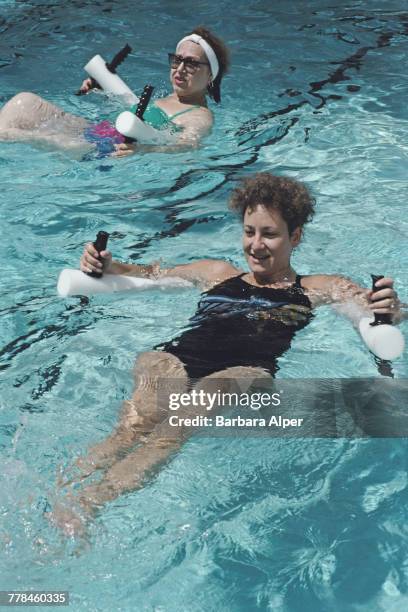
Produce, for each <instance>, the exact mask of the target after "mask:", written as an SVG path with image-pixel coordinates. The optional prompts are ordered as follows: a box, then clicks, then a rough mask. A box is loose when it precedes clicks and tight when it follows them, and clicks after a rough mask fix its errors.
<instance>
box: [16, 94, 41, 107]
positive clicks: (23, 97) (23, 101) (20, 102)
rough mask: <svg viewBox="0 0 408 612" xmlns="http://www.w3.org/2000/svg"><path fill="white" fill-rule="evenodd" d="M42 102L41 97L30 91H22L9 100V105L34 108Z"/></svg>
mask: <svg viewBox="0 0 408 612" xmlns="http://www.w3.org/2000/svg"><path fill="white" fill-rule="evenodd" d="M40 100H41V98H40V96H37V94H35V93H31V92H30V91H21V92H20V93H18V94H16V95H15V96H14V97H13V98H11V100H9V102H8V104H13V105H16V106H25V107H27V106H33V105H35V104H38V102H39V101H40Z"/></svg>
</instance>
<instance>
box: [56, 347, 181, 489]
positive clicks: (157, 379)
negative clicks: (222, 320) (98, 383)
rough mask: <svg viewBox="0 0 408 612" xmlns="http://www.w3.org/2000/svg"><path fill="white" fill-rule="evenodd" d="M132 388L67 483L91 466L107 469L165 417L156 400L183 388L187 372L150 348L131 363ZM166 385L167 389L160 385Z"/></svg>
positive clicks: (86, 473)
mask: <svg viewBox="0 0 408 612" xmlns="http://www.w3.org/2000/svg"><path fill="white" fill-rule="evenodd" d="M134 376H135V391H134V392H133V395H132V398H131V399H130V400H126V401H125V402H124V403H123V406H122V410H121V413H120V417H119V422H118V424H117V427H116V429H115V431H114V432H113V433H112V434H111V435H110V436H108V437H107V438H106V439H105V440H102V442H99V443H98V444H95V446H92V447H91V448H90V449H89V451H88V454H87V455H86V457H83V458H81V459H79V460H78V461H77V463H76V465H77V467H78V468H79V474H77V475H76V477H75V479H74V480H71V481H69V482H66V481H65V482H64V483H63V484H64V485H66V484H70V483H72V482H75V481H78V480H79V481H80V480H82V479H84V478H86V477H87V476H89V475H90V474H92V473H93V472H94V471H95V470H99V469H107V468H108V467H110V466H111V465H112V464H113V463H115V462H116V461H118V460H119V459H123V457H124V455H125V454H126V453H127V452H129V449H131V448H132V447H133V446H134V445H135V444H136V443H138V442H144V441H145V437H146V436H147V435H148V434H149V433H150V432H151V431H152V430H153V429H154V427H155V426H156V425H157V424H158V423H159V422H160V421H161V420H163V418H165V416H166V413H167V410H168V404H167V406H166V405H163V402H160V396H161V395H162V396H163V397H164V398H165V397H166V395H167V396H168V393H170V392H173V393H174V392H178V393H181V392H183V391H184V390H185V389H186V387H187V382H188V379H187V374H186V371H185V369H184V366H183V364H182V363H181V361H179V360H178V359H177V357H174V355H170V354H169V353H164V352H158V351H151V352H147V353H143V354H142V355H140V356H139V357H138V358H137V360H136V363H135V368H134ZM164 386H166V387H168V390H167V389H165V388H164Z"/></svg>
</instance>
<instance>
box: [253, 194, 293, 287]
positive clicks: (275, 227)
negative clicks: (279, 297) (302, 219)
mask: <svg viewBox="0 0 408 612" xmlns="http://www.w3.org/2000/svg"><path fill="white" fill-rule="evenodd" d="M301 234H302V231H301V228H299V227H298V228H296V229H295V230H294V231H293V233H292V235H291V236H290V235H289V231H288V226H287V223H286V221H285V220H284V219H283V217H282V215H281V213H280V212H279V211H278V210H268V209H267V208H265V206H262V205H261V204H259V205H258V206H256V207H255V208H254V209H248V208H247V209H246V211H245V214H244V227H243V239H242V244H243V249H244V253H245V257H246V260H247V262H248V265H249V268H250V270H251V272H252V273H253V275H254V277H255V278H257V279H258V280H260V281H263V282H268V281H270V282H273V281H274V280H276V278H277V277H279V276H280V275H285V274H287V273H288V270H290V257H291V254H292V250H293V249H294V247H295V246H297V245H298V244H299V242H300V238H301Z"/></svg>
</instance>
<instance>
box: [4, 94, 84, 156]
mask: <svg viewBox="0 0 408 612" xmlns="http://www.w3.org/2000/svg"><path fill="white" fill-rule="evenodd" d="M87 125H88V123H87V121H86V120H85V119H83V118H82V117H77V116H76V115H71V114H70V113H66V112H65V111H63V110H62V109H61V108H59V107H58V106H55V105H54V104H51V103H50V102H47V100H44V99H43V98H40V96H37V95H36V94H33V93H29V92H22V93H19V94H17V95H16V96H14V97H13V98H11V100H9V101H8V102H6V104H5V105H4V106H3V108H2V109H1V110H0V140H11V141H21V140H25V141H30V142H37V143H42V144H50V145H52V146H56V147H59V148H73V147H78V144H79V142H81V144H82V146H83V145H84V142H85V141H84V139H83V138H82V133H83V130H84V128H85V127H86V126H87ZM78 141H79V142H78ZM88 146H89V145H88Z"/></svg>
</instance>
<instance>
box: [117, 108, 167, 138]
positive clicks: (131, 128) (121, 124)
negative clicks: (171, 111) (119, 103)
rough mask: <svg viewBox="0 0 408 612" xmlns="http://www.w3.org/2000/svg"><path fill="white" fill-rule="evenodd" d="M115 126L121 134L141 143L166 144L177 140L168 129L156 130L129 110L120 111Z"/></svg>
mask: <svg viewBox="0 0 408 612" xmlns="http://www.w3.org/2000/svg"><path fill="white" fill-rule="evenodd" d="M115 127H116V129H117V131H118V132H120V133H121V134H123V136H127V137H128V138H134V139H135V140H137V141H138V142H140V143H142V144H155V145H168V144H174V143H176V142H177V136H176V135H175V134H171V133H170V132H169V130H156V129H155V128H154V127H152V126H151V125H149V124H148V123H145V122H144V121H142V120H141V119H139V117H136V115H134V114H133V113H131V112H130V111H123V113H120V115H119V116H118V118H117V119H116V124H115Z"/></svg>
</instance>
